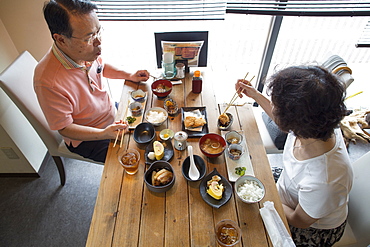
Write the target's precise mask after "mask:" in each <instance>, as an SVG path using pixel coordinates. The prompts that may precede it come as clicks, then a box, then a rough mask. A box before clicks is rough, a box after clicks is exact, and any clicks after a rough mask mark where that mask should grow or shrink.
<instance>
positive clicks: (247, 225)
mask: <svg viewBox="0 0 370 247" xmlns="http://www.w3.org/2000/svg"><path fill="white" fill-rule="evenodd" d="M201 72H202V76H203V90H202V92H201V93H200V94H194V93H192V92H191V87H192V85H191V79H192V72H190V73H187V74H186V77H185V78H184V79H182V80H181V81H182V83H180V84H176V85H174V86H173V88H172V92H171V94H170V95H169V96H170V97H171V98H172V99H173V100H175V101H176V102H177V104H178V106H179V108H181V107H203V106H205V107H206V114H207V125H208V129H209V133H218V134H221V135H223V134H225V132H223V131H220V130H219V129H218V127H217V119H218V116H219V115H220V113H222V112H223V109H224V108H225V105H224V104H218V103H217V99H216V98H215V93H214V87H213V85H212V84H214V83H221V82H218V81H217V74H215V73H214V72H212V71H208V70H206V69H204V70H201ZM150 86H151V83H150V82H146V83H140V84H138V83H133V82H130V81H125V83H124V86H123V89H122V97H121V101H120V106H119V108H118V113H117V118H120V117H122V113H123V111H125V109H126V107H127V104H128V97H129V92H130V91H132V90H135V89H137V88H140V89H142V90H144V91H145V92H147V101H146V110H148V109H149V108H151V107H163V104H164V100H163V99H159V98H158V97H157V96H155V95H153V94H152V92H151V89H150ZM231 97H232V95H231V96H230V98H231ZM228 112H230V113H232V114H233V116H234V121H233V124H232V126H231V128H230V129H229V130H242V131H243V133H244V138H245V140H246V144H247V147H248V152H249V155H250V160H251V163H252V166H253V170H254V175H255V176H256V177H257V178H258V179H260V180H261V181H262V183H263V184H264V186H265V189H266V193H265V196H264V198H263V200H262V201H261V202H259V203H255V204H246V203H244V202H242V201H241V200H240V199H239V198H237V196H236V195H235V193H234V192H233V195H232V196H231V198H230V200H229V201H228V202H227V203H226V204H225V205H223V206H222V207H220V208H214V207H212V206H210V205H208V204H207V203H206V202H205V201H204V200H203V198H202V196H201V194H200V190H199V185H200V183H201V181H197V182H189V181H187V180H186V179H185V178H184V177H183V175H182V171H181V168H182V163H183V161H184V159H185V158H186V157H187V156H188V154H187V150H184V151H178V150H177V149H174V156H173V157H172V159H171V160H170V161H169V163H170V164H171V165H172V167H173V170H174V173H175V176H176V180H175V184H174V186H173V187H172V188H171V189H170V190H168V191H167V192H165V193H154V192H151V191H149V189H148V188H147V187H146V185H145V183H144V173H145V170H146V169H148V165H145V157H144V153H145V145H143V144H140V145H139V144H137V143H136V142H135V141H134V138H133V130H130V132H129V133H127V134H125V136H124V139H123V145H122V147H120V145H116V146H115V147H113V144H114V143H113V142H114V140H112V141H111V143H110V146H109V150H108V154H107V158H106V161H105V166H104V170H103V174H102V178H101V183H100V187H99V191H98V195H97V199H96V204H95V209H94V213H93V217H92V221H91V226H90V231H89V235H88V238H87V243H86V246H98V247H102V246H143V247H148V246H150V247H159V246H168V247H171V246H174V247H180V246H217V241H216V237H215V233H214V227H215V225H216V224H217V223H218V222H219V221H220V220H223V219H231V220H233V221H235V222H237V223H238V224H239V226H240V228H241V231H242V239H241V241H240V242H239V243H238V244H237V245H235V246H253V247H257V246H273V245H272V243H271V240H270V239H269V236H268V233H267V231H266V228H265V226H264V223H263V220H262V218H261V216H260V213H259V209H260V208H261V207H263V203H264V202H265V201H272V202H274V206H275V208H276V210H277V212H278V213H279V215H280V217H281V219H282V220H283V222H284V224H285V226H286V227H287V221H286V217H285V215H284V212H283V209H282V204H281V201H280V198H279V195H278V192H277V189H276V185H275V182H274V179H273V175H272V172H271V168H270V165H269V161H268V158H267V155H266V152H265V148H264V146H263V143H262V140H261V136H260V134H259V131H258V127H257V124H256V121H255V118H254V115H253V111H252V106H251V105H249V104H246V105H243V106H232V107H230V108H229V109H228ZM166 128H169V129H171V130H173V131H174V132H177V131H181V130H182V118H181V113H180V112H179V113H178V114H176V115H174V116H169V117H168V119H167V121H166V122H165V123H164V124H162V125H161V126H159V127H155V130H156V139H157V140H160V139H159V132H160V131H161V130H163V129H166ZM229 130H228V131H229ZM172 141H173V140H172ZM198 142H199V137H195V138H194V137H192V138H188V140H187V143H188V144H189V145H192V146H193V151H194V154H196V155H199V156H201V157H202V158H203V160H204V161H205V163H206V167H207V174H208V173H209V172H211V171H213V169H214V168H216V169H217V171H218V172H219V173H220V174H221V175H222V176H223V177H225V178H228V174H227V165H226V162H225V159H226V158H227V157H225V155H224V154H222V155H221V156H219V157H217V158H208V157H206V156H205V155H203V154H202V152H201V150H200V148H199V144H198ZM127 148H134V149H137V150H138V151H139V152H140V155H141V159H140V166H139V169H138V172H137V173H136V174H135V175H128V174H127V173H125V171H124V168H123V167H122V166H121V165H120V163H119V161H118V157H117V153H118V152H119V151H120V150H121V149H127ZM231 184H232V185H233V183H231ZM287 229H288V231H289V228H287Z"/></svg>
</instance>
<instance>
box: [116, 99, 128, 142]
mask: <svg viewBox="0 0 370 247" xmlns="http://www.w3.org/2000/svg"><path fill="white" fill-rule="evenodd" d="M129 106H130V100H128V102H127V107H126V111H125V114H124V115H123V116H122V119H120V122H121V121H122V122H123V119H124V118H125V115H126V114H127V111H128V107H129ZM120 132H121V129H119V130H118V132H117V136H116V139H115V140H114V144H113V147H115V146H116V144H117V140H118V136H119V133H120ZM124 136H125V130H122V138H121V143H120V145H119V147H120V148H121V147H122V143H123V141H122V140H123V137H124Z"/></svg>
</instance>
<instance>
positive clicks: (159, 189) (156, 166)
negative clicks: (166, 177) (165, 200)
mask: <svg viewBox="0 0 370 247" xmlns="http://www.w3.org/2000/svg"><path fill="white" fill-rule="evenodd" d="M162 168H165V169H167V170H169V171H170V172H172V174H173V177H172V180H171V182H169V183H168V184H166V185H163V186H154V185H152V172H153V171H157V170H158V171H159V170H161V169H162ZM175 179H176V177H175V173H174V171H173V168H172V166H171V164H170V163H168V162H166V161H162V160H159V161H155V162H153V163H152V165H151V166H150V167H149V169H148V170H147V171H146V172H145V174H144V181H145V184H146V186H147V187H148V189H149V190H150V191H152V192H156V193H163V192H166V191H168V190H169V189H171V188H172V186H173V185H174V184H175Z"/></svg>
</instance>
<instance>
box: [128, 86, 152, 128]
mask: <svg viewBox="0 0 370 247" xmlns="http://www.w3.org/2000/svg"><path fill="white" fill-rule="evenodd" d="M147 95H148V94H147ZM128 97H129V99H130V100H129V102H128V105H130V104H131V103H132V102H135V101H134V99H133V98H132V97H131V91H130V92H128ZM146 101H147V97H145V99H144V101H143V102H139V103H141V106H142V108H143V110H142V111H141V114H140V116H133V117H134V118H136V121H135V122H133V123H132V124H130V125H129V129H135V128H136V126H137V125H139V124H140V123H141V122H142V121H143V118H144V112H145V107H146ZM129 116H132V113H131V110H130V108H127V111H126V112H125V116H124V117H123V120H126V118H127V117H129Z"/></svg>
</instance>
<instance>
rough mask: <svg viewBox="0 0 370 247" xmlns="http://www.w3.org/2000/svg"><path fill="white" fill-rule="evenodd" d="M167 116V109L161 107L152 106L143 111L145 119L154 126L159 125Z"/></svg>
mask: <svg viewBox="0 0 370 247" xmlns="http://www.w3.org/2000/svg"><path fill="white" fill-rule="evenodd" d="M167 118H168V113H167V111H166V110H165V109H164V108H161V107H153V108H150V109H149V110H148V111H146V112H145V120H146V121H147V122H149V123H151V124H152V125H154V126H160V125H161V124H163V123H164V122H165V121H166V120H167Z"/></svg>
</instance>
